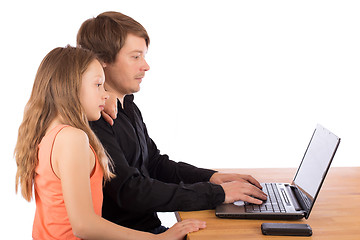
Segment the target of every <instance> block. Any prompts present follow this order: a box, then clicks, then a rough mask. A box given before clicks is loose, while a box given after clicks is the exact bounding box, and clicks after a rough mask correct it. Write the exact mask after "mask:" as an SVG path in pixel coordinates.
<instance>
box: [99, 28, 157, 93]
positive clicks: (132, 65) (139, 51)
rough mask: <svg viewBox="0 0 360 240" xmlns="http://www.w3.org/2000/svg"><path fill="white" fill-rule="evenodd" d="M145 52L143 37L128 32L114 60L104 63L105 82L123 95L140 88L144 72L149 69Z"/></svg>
mask: <svg viewBox="0 0 360 240" xmlns="http://www.w3.org/2000/svg"><path fill="white" fill-rule="evenodd" d="M146 53H147V47H146V42H145V39H144V38H141V37H138V36H135V35H133V34H128V36H127V37H126V41H125V44H124V46H123V47H122V48H121V49H120V51H119V53H118V54H117V55H116V59H115V62H113V63H110V64H108V63H105V65H104V66H105V68H104V71H105V78H106V84H107V85H108V86H110V88H111V89H112V90H113V91H116V93H117V94H118V95H119V96H118V97H123V96H124V95H127V94H132V93H135V92H138V91H139V90H140V83H141V81H142V78H143V77H144V76H145V72H146V71H148V70H149V69H150V67H149V65H148V64H147V62H146V61H145V55H146Z"/></svg>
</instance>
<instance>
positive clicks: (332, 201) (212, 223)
mask: <svg viewBox="0 0 360 240" xmlns="http://www.w3.org/2000/svg"><path fill="white" fill-rule="evenodd" d="M220 171H222V172H237V173H246V174H250V175H252V176H253V177H255V178H256V179H257V180H259V181H260V182H291V180H292V178H293V176H294V175H295V172H296V169H289V168H283V169H269V168H267V169H236V170H235V169H233V170H229V169H223V170H220ZM331 209H332V210H331ZM176 217H177V219H178V221H180V220H184V219H189V218H193V219H199V220H203V221H206V225H207V227H206V229H203V230H200V231H199V232H195V233H190V234H188V237H187V239H188V240H212V239H216V240H230V239H234V240H235V239H294V240H301V239H324V240H331V239H336V240H345V239H360V167H335V168H330V171H329V173H328V175H327V177H326V179H325V182H324V184H323V187H322V189H321V191H320V193H319V196H318V198H317V200H316V202H315V205H314V208H313V210H312V212H311V214H310V217H309V219H308V220H305V219H302V220H296V221H276V220H248V219H220V218H217V217H216V216H215V210H206V211H194V212H177V213H176ZM263 222H284V223H286V222H288V223H289V222H290V223H307V224H309V225H310V226H311V228H312V229H313V235H312V237H281V236H265V235H262V233H261V230H260V226H261V223H263Z"/></svg>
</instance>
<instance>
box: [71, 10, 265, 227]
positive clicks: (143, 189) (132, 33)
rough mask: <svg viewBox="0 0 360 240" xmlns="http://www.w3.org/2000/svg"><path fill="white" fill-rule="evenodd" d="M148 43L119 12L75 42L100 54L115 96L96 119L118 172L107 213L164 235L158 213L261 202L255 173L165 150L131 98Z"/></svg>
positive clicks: (97, 21)
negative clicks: (112, 114) (194, 161)
mask: <svg viewBox="0 0 360 240" xmlns="http://www.w3.org/2000/svg"><path fill="white" fill-rule="evenodd" d="M149 43H150V39H149V36H148V34H147V32H146V30H145V29H144V27H143V26H142V25H140V24H139V23H138V22H136V21H135V20H134V19H132V18H130V17H128V16H126V15H123V14H121V13H118V12H105V13H102V14H100V15H98V16H97V17H96V18H91V19H88V20H87V21H85V22H84V23H83V24H82V26H81V28H80V29H79V32H78V36H77V44H78V46H80V47H82V48H86V49H89V50H91V51H93V52H95V53H96V54H97V55H98V57H99V58H100V60H101V61H102V62H103V67H104V72H105V78H106V82H105V88H106V90H107V91H109V92H111V93H112V94H114V95H115V96H116V98H117V99H118V101H117V109H116V110H117V111H118V112H117V115H116V119H115V120H114V123H113V125H111V124H109V123H108V122H106V121H105V119H104V117H103V118H101V119H100V120H98V121H96V122H92V123H91V126H92V128H93V130H94V131H95V133H96V134H97V136H98V137H99V139H100V141H101V142H102V144H103V145H104V147H105V149H106V150H107V152H108V153H109V155H110V156H111V158H112V160H113V162H114V169H115V174H116V178H114V179H112V180H111V181H110V182H109V183H106V185H105V187H104V202H103V217H104V218H106V219H108V220H110V221H112V222H114V223H117V224H119V225H122V226H126V227H130V228H133V229H137V230H142V231H149V232H153V233H160V232H163V231H166V228H165V227H163V226H161V222H160V220H159V219H158V217H157V214H156V212H168V211H171V212H172V211H190V210H203V209H212V208H214V207H215V206H217V205H219V204H221V203H223V202H225V203H232V202H234V201H237V200H244V201H248V202H252V203H256V204H261V203H262V201H261V200H260V199H263V200H265V199H266V195H265V194H264V193H263V192H262V191H261V190H260V189H261V186H260V184H259V182H258V181H256V180H255V179H254V178H253V177H251V176H248V175H240V174H223V173H219V172H215V171H213V170H208V169H201V168H197V167H194V166H192V165H189V164H186V163H182V162H179V163H177V162H174V161H171V160H169V157H168V156H167V155H162V154H160V151H159V150H158V149H157V146H156V144H155V143H154V141H153V140H152V139H151V138H150V137H149V135H148V133H147V129H146V125H145V123H144V122H143V119H142V115H141V112H140V110H139V109H138V107H137V106H136V105H135V103H134V102H133V99H134V96H133V93H136V92H138V91H139V90H140V83H141V81H142V79H143V78H144V76H145V72H146V71H148V70H149V69H150V67H149V65H148V64H147V62H146V60H145V55H146V53H147V50H148V46H149ZM251 196H254V197H256V198H253V197H251Z"/></svg>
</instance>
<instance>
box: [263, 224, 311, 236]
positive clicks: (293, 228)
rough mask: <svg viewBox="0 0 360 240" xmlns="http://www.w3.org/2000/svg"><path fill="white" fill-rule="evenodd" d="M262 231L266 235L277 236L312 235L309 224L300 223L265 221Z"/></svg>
mask: <svg viewBox="0 0 360 240" xmlns="http://www.w3.org/2000/svg"><path fill="white" fill-rule="evenodd" d="M261 232H262V233H263V234H264V235H276V236H311V235H312V229H311V227H310V226H309V225H308V224H299V223H263V224H261Z"/></svg>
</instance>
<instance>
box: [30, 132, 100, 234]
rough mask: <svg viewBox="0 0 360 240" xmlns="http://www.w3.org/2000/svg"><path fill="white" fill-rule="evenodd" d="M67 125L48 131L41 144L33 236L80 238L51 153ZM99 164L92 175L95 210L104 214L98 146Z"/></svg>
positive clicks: (36, 181) (35, 185) (36, 170)
mask: <svg viewBox="0 0 360 240" xmlns="http://www.w3.org/2000/svg"><path fill="white" fill-rule="evenodd" d="M65 127H68V126H67V125H58V126H56V127H55V128H54V129H52V130H51V131H50V132H48V133H47V134H46V135H45V136H44V137H43V139H42V140H41V142H40V144H39V149H38V150H39V151H38V159H39V163H38V165H37V167H36V169H35V173H36V175H35V180H34V190H35V201H36V211H35V218H34V225H33V233H32V237H33V239H49V240H50V239H78V238H76V237H75V236H74V234H73V232H72V228H71V225H70V221H69V218H68V215H67V212H66V208H65V203H64V197H63V194H62V190H61V181H60V179H59V178H58V177H57V176H56V175H55V173H54V172H53V169H52V166H51V152H52V149H53V144H54V141H55V138H56V136H57V134H58V133H59V132H60V131H61V130H62V129H63V128H65ZM90 148H91V150H92V151H93V152H94V155H95V167H94V170H93V172H92V174H91V176H90V184H91V195H92V201H93V207H94V211H95V213H96V214H97V215H99V216H101V208H102V201H103V194H102V183H103V171H102V169H101V167H100V165H99V160H98V158H97V156H96V154H95V151H94V149H93V148H92V147H91V146H90Z"/></svg>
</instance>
